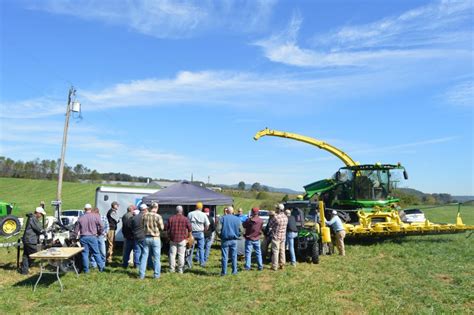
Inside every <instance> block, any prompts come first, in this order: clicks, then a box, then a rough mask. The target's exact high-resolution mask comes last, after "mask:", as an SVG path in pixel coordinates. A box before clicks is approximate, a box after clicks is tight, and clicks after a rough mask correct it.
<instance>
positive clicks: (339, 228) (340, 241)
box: [326, 210, 346, 256]
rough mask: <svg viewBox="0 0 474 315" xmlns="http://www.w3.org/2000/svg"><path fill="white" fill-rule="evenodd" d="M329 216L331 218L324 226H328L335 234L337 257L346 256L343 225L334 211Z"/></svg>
mask: <svg viewBox="0 0 474 315" xmlns="http://www.w3.org/2000/svg"><path fill="white" fill-rule="evenodd" d="M331 215H332V218H331V220H329V221H326V225H328V226H330V227H331V228H332V229H333V231H334V233H335V234H336V246H337V251H338V252H339V255H341V256H346V251H345V249H344V238H345V237H346V231H345V230H344V225H343V224H342V221H341V219H340V218H339V216H338V215H337V211H336V210H332V212H331Z"/></svg>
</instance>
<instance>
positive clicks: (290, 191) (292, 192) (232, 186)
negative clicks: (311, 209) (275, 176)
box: [218, 184, 304, 195]
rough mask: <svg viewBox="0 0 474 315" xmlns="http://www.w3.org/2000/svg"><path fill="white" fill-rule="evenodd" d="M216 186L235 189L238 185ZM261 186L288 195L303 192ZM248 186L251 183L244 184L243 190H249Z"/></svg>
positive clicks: (250, 186)
mask: <svg viewBox="0 0 474 315" xmlns="http://www.w3.org/2000/svg"><path fill="white" fill-rule="evenodd" d="M218 186H221V187H228V188H232V189H237V188H238V186H239V185H238V184H233V185H218ZM263 186H265V187H267V188H268V191H270V192H279V193H284V194H288V195H301V194H304V192H303V191H296V190H293V189H290V188H277V187H272V186H267V185H264V184H262V187H263ZM250 188H252V185H251V184H245V190H250Z"/></svg>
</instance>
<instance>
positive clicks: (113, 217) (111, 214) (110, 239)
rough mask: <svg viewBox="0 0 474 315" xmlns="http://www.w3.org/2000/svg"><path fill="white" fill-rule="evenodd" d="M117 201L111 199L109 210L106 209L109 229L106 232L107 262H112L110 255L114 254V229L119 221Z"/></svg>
mask: <svg viewBox="0 0 474 315" xmlns="http://www.w3.org/2000/svg"><path fill="white" fill-rule="evenodd" d="M118 208H119V203H118V202H117V201H113V202H112V204H111V205H110V210H109V211H107V220H109V231H108V232H107V243H108V245H109V246H108V249H107V262H108V263H111V262H112V257H113V254H114V243H115V230H117V224H118V223H119V222H120V218H119V215H118Z"/></svg>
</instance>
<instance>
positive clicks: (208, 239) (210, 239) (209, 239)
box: [198, 208, 216, 264]
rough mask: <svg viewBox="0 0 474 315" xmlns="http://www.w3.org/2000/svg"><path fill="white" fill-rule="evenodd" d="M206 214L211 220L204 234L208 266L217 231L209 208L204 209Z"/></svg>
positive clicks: (205, 257) (205, 255) (205, 261)
mask: <svg viewBox="0 0 474 315" xmlns="http://www.w3.org/2000/svg"><path fill="white" fill-rule="evenodd" d="M204 213H205V214H206V215H207V217H208V219H209V228H207V230H206V231H205V232H204V263H206V264H207V261H208V260H209V254H210V253H211V246H212V243H214V236H215V233H214V231H215V230H216V223H215V221H214V218H213V217H209V215H210V210H209V208H204ZM198 253H199V252H198Z"/></svg>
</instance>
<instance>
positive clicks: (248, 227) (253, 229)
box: [243, 208, 263, 270]
mask: <svg viewBox="0 0 474 315" xmlns="http://www.w3.org/2000/svg"><path fill="white" fill-rule="evenodd" d="M259 211H260V209H259V208H252V216H251V217H250V218H248V219H247V221H245V222H244V223H243V227H244V229H245V233H244V237H245V270H250V264H251V261H252V250H255V255H256V256H257V267H258V270H262V269H263V263H262V251H261V250H260V235H261V234H262V229H263V220H262V218H260V216H259V215H258V214H259Z"/></svg>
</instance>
